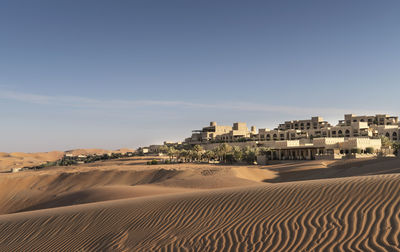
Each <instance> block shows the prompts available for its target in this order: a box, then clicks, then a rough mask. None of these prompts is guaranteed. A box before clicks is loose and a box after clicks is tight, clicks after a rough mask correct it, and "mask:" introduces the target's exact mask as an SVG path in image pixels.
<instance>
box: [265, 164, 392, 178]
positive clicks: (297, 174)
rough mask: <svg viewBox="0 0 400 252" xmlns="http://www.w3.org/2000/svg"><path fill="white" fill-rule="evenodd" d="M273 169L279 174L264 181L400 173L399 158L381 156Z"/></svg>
mask: <svg viewBox="0 0 400 252" xmlns="http://www.w3.org/2000/svg"><path fill="white" fill-rule="evenodd" d="M270 170H272V171H275V172H277V173H278V174H279V175H278V176H277V177H276V178H273V179H266V180H263V182H268V183H282V182H291V181H302V180H315V179H327V178H342V177H352V176H366V175H378V174H392V173H400V159H399V158H381V159H368V160H347V161H344V162H342V161H338V162H337V163H333V164H330V165H327V166H326V167H323V168H316V169H298V167H296V166H294V167H293V168H290V169H288V168H285V167H283V168H275V169H274V168H272V169H270Z"/></svg>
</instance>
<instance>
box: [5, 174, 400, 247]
mask: <svg viewBox="0 0 400 252" xmlns="http://www.w3.org/2000/svg"><path fill="white" fill-rule="evenodd" d="M399 189H400V175H397V174H396V175H376V176H365V177H352V178H341V179H327V180H314V181H311V182H310V181H306V182H291V183H282V184H270V185H263V186H253V187H245V188H234V189H218V190H208V191H202V192H192V193H190V192H189V193H183V194H171V195H166V196H150V197H142V198H135V199H125V200H116V201H108V202H101V203H92V204H84V205H80V206H72V207H62V208H56V209H46V210H39V211H32V212H25V213H16V214H9V215H2V216H0V234H1V238H0V250H2V251H27V250H30V251H32V250H34V251H44V250H49V251H50V250H51V251H60V250H69V251H71V250H74V251H77V250H81V251H82V250H83V251H96V250H106V251H107V250H108V251H131V250H134V251H154V250H168V251H169V250H175V249H181V250H196V251H221V250H229V251H356V250H358V251H360V250H362V251H385V250H386V251H399V249H398V248H399V246H400V244H399V238H400V236H399V233H400V218H399V215H400V202H399V201H400V190H399Z"/></svg>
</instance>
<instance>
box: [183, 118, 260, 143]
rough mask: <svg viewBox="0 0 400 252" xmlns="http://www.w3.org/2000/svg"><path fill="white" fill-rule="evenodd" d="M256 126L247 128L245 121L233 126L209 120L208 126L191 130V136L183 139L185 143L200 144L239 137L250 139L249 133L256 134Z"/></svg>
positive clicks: (227, 140) (229, 140) (231, 140)
mask: <svg viewBox="0 0 400 252" xmlns="http://www.w3.org/2000/svg"><path fill="white" fill-rule="evenodd" d="M256 133H257V132H256V128H255V127H254V126H252V127H251V131H249V129H248V128H247V125H246V123H244V122H236V123H234V124H233V126H223V125H217V123H216V122H210V126H207V127H203V128H202V129H201V130H193V132H192V136H191V137H190V138H187V139H185V142H186V143H190V144H201V143H208V142H216V141H217V142H234V141H238V140H241V139H246V138H248V139H250V137H251V134H256Z"/></svg>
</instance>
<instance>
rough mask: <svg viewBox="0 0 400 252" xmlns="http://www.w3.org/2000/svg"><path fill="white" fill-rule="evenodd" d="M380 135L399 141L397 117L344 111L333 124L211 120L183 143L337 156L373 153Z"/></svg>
mask: <svg viewBox="0 0 400 252" xmlns="http://www.w3.org/2000/svg"><path fill="white" fill-rule="evenodd" d="M381 137H387V138H388V139H389V140H390V141H400V124H399V121H398V117H395V116H389V115H375V116H356V115H353V114H346V115H345V116H344V120H340V121H339V122H338V124H337V125H336V126H332V125H331V124H329V123H328V122H327V121H324V120H323V119H322V117H319V116H316V117H312V118H311V119H309V120H295V121H286V122H284V123H282V124H279V125H278V127H277V128H275V129H272V130H270V129H265V128H264V129H259V130H258V132H257V130H256V127H254V126H252V127H251V128H250V130H249V129H248V127H247V125H246V123H243V122H237V123H234V124H233V126H220V125H217V123H216V122H211V123H210V125H209V126H207V127H204V128H202V129H201V130H194V131H193V133H192V136H191V137H189V138H187V139H185V143H186V144H192V145H193V144H200V145H202V146H204V148H206V149H211V148H214V147H215V146H216V145H218V144H219V143H223V142H225V143H229V144H230V145H237V146H254V147H267V148H269V149H271V150H274V151H271V152H270V155H267V157H266V158H267V159H316V158H329V159H339V158H344V157H345V156H348V155H349V154H354V155H353V156H356V155H357V154H359V155H374V154H375V153H376V152H377V151H379V150H380V149H381Z"/></svg>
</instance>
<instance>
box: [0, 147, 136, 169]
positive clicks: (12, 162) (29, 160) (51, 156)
mask: <svg viewBox="0 0 400 252" xmlns="http://www.w3.org/2000/svg"><path fill="white" fill-rule="evenodd" d="M133 151H134V150H132V149H127V148H124V149H119V150H115V151H110V150H103V149H76V150H69V151H66V152H63V151H51V152H38V153H23V152H13V153H5V152H0V171H8V170H10V169H11V168H21V167H25V166H35V165H40V164H43V163H46V162H48V161H50V162H52V161H56V160H58V159H60V158H62V157H63V156H64V154H65V153H70V154H73V155H81V154H82V155H89V154H106V153H110V152H115V153H126V152H133Z"/></svg>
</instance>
